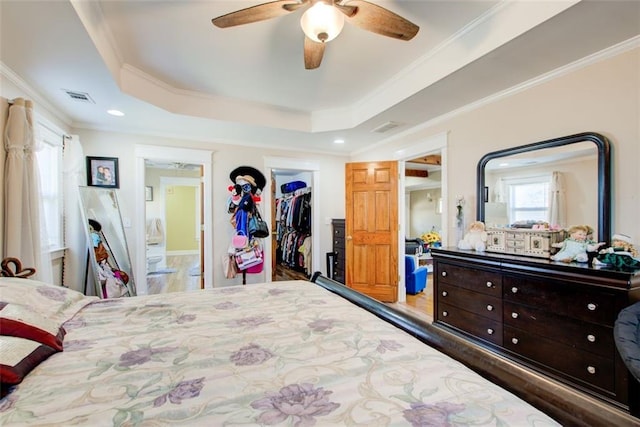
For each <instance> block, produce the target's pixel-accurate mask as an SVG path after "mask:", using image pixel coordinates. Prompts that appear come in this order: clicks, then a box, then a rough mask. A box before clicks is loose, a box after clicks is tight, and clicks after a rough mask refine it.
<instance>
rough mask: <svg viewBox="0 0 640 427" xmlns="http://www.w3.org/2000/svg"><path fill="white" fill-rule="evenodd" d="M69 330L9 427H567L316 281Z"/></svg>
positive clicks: (163, 305)
mask: <svg viewBox="0 0 640 427" xmlns="http://www.w3.org/2000/svg"><path fill="white" fill-rule="evenodd" d="M65 328H66V330H67V335H66V337H65V339H64V352H62V353H57V354H55V355H53V356H52V357H50V358H49V359H48V360H46V361H45V362H44V363H42V364H41V365H40V366H38V367H37V368H36V369H35V370H34V371H33V372H31V373H30V374H29V375H28V376H27V377H26V378H25V380H24V381H23V382H22V383H21V384H20V385H19V386H18V387H17V388H16V389H15V390H14V391H13V392H12V393H11V394H9V395H8V396H7V397H5V398H4V399H3V400H1V401H0V425H3V426H12V425H38V426H62V425H64V426H71V425H90V426H99V425H116V426H122V425H127V426H129V425H151V426H158V425H168V424H170V425H193V426H222V425H225V426H255V425H294V426H311V425H318V426H328V425H362V426H405V425H413V426H467V425H473V426H483V425H491V426H496V425H499V426H518V427H521V426H534V425H535V426H537V427H539V426H547V425H557V423H555V422H554V421H553V420H552V419H550V418H549V417H547V416H546V415H545V414H543V413H541V412H539V411H538V410H536V409H535V408H533V407H532V406H530V405H529V404H527V403H525V402H523V401H522V400H520V399H518V398H517V397H515V396H514V395H512V394H511V393H508V392H506V391H505V390H503V389H501V388H499V387H497V386H495V385H494V384H492V383H490V382H488V381H486V380H484V379H483V378H482V377H480V376H479V375H477V374H475V373H474V372H472V371H471V370H469V369H467V368H466V367H464V366H463V365H462V364H460V363H458V362H456V361H454V360H453V359H451V358H449V357H447V356H444V355H443V354H441V353H439V352H437V351H436V350H433V349H431V348H430V347H428V346H426V345H424V344H422V343H420V342H419V341H418V340H416V339H415V338H413V337H411V336H410V335H408V334H406V333H404V332H402V331H400V330H398V329H396V328H395V327H393V326H391V325H389V324H387V323H385V322H384V321H382V320H380V319H379V318H377V317H375V316H374V315H372V314H370V313H368V312H366V311H364V310H362V309H359V308H357V307H355V306H354V305H352V304H351V303H349V302H347V301H345V300H343V299H342V298H340V297H338V296H336V295H333V294H332V293H330V292H328V291H326V290H324V289H322V288H321V287H319V286H316V285H314V284H313V283H310V282H304V281H290V282H275V283H267V284H259V285H247V286H234V287H227V288H217V289H213V290H205V291H194V292H186V293H172V294H164V295H149V296H140V297H133V298H120V299H115V300H100V301H95V302H92V303H91V304H89V305H87V306H86V307H84V308H83V309H81V310H80V311H79V312H78V313H77V314H76V315H75V316H74V317H73V318H72V319H71V320H69V321H68V322H67V323H66V324H65Z"/></svg>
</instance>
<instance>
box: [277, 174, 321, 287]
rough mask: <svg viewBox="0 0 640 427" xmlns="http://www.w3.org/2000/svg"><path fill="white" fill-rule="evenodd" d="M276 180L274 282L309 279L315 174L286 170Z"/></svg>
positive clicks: (310, 272)
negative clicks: (312, 194) (312, 186)
mask: <svg viewBox="0 0 640 427" xmlns="http://www.w3.org/2000/svg"><path fill="white" fill-rule="evenodd" d="M273 179H274V183H275V185H274V199H273V200H274V201H275V216H274V219H275V221H274V222H275V231H276V234H275V236H274V237H275V240H276V242H275V258H276V268H275V272H274V273H275V274H274V280H290V279H291V278H300V279H305V278H308V277H310V276H311V274H312V262H311V247H312V244H311V242H312V238H313V237H312V235H311V218H312V215H311V212H312V208H313V207H312V203H311V200H312V198H311V192H312V188H311V186H310V184H311V182H312V174H311V173H310V172H300V171H282V172H281V173H278V172H275V173H274V176H273Z"/></svg>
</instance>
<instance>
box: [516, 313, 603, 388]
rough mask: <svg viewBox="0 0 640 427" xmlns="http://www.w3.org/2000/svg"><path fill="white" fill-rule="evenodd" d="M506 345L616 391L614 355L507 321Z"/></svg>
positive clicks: (575, 377)
mask: <svg viewBox="0 0 640 427" xmlns="http://www.w3.org/2000/svg"><path fill="white" fill-rule="evenodd" d="M503 346H504V348H506V349H508V350H511V351H513V352H515V353H517V354H519V355H520V356H521V357H524V358H527V359H530V360H532V361H534V362H537V363H538V364H541V365H543V367H544V369H545V370H548V368H552V369H553V370H554V371H557V372H556V373H559V374H560V375H562V376H563V377H565V378H570V379H572V380H574V381H575V380H577V381H578V382H579V383H584V384H586V385H588V386H590V388H594V387H595V388H599V389H602V390H606V391H608V392H612V393H614V392H615V366H614V362H613V358H606V357H601V356H598V355H596V354H593V353H589V352H586V351H582V350H580V349H577V348H573V347H570V346H568V345H565V344H563V343H559V342H558V341H552V340H548V339H546V338H543V337H540V336H538V335H533V334H530V333H529V332H524V331H522V330H520V329H516V328H513V327H510V326H507V325H505V327H504V345H503ZM554 371H551V372H554Z"/></svg>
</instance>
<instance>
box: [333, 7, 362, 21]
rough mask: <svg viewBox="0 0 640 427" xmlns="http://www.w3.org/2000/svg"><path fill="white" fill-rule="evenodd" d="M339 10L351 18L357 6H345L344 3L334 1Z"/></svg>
mask: <svg viewBox="0 0 640 427" xmlns="http://www.w3.org/2000/svg"><path fill="white" fill-rule="evenodd" d="M333 5H334V6H335V7H336V8H337V9H338V10H339V11H340V12H342V13H344V14H345V15H347V16H348V17H349V18H351V17H352V16H353V15H355V14H356V12H357V11H358V8H357V7H356V6H346V5H341V4H338V3H334V4H333Z"/></svg>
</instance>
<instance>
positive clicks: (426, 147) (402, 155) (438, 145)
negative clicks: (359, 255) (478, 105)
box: [393, 132, 455, 302]
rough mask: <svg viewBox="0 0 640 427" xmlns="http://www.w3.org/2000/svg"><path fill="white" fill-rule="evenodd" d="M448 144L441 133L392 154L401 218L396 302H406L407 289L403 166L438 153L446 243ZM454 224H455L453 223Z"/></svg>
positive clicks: (444, 238) (447, 224) (442, 233)
mask: <svg viewBox="0 0 640 427" xmlns="http://www.w3.org/2000/svg"><path fill="white" fill-rule="evenodd" d="M448 143H449V133H448V132H441V133H439V134H436V135H433V136H431V137H429V138H427V139H426V140H424V141H420V142H419V143H417V144H413V145H412V146H410V147H407V148H403V149H400V150H397V151H395V152H394V153H393V160H397V161H398V174H399V175H400V179H399V180H398V218H403V220H402V221H398V222H399V223H400V227H398V274H399V275H400V282H399V283H398V302H405V301H406V300H407V288H406V284H405V282H404V278H405V269H404V257H401V256H399V255H400V254H404V236H405V235H406V227H407V225H406V224H405V223H404V218H406V212H405V209H406V203H405V194H404V193H405V189H404V188H405V176H404V172H405V164H406V162H407V161H409V160H411V159H415V158H416V157H420V156H426V155H428V154H434V153H436V152H439V153H440V155H441V166H442V169H441V171H442V172H441V193H442V232H441V234H440V235H441V237H442V241H443V242H447V241H448V240H447V235H448V230H449V214H448V212H449V210H448V205H449V203H448V194H449V192H448V190H447V188H448V182H447V146H448ZM454 223H455V222H454Z"/></svg>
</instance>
